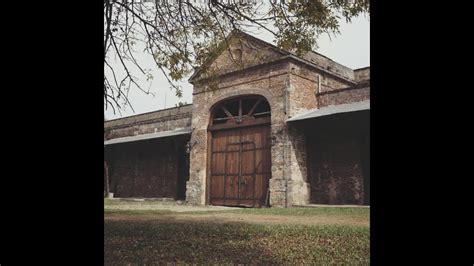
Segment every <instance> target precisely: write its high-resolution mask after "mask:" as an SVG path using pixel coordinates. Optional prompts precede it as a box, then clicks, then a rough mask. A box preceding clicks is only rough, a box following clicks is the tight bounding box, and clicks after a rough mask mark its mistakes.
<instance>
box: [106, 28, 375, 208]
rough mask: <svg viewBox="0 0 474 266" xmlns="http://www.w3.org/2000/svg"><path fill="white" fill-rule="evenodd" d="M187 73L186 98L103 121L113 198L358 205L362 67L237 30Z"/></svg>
mask: <svg viewBox="0 0 474 266" xmlns="http://www.w3.org/2000/svg"><path fill="white" fill-rule="evenodd" d="M228 44H229V45H228V46H226V45H224V44H222V45H221V47H219V48H218V49H217V50H216V52H215V53H214V54H215V55H214V56H211V57H210V58H209V60H208V62H207V63H205V64H204V65H203V66H202V67H201V68H199V69H198V70H196V72H195V73H194V74H193V75H192V77H191V78H190V79H189V82H190V83H191V84H193V86H194V89H193V104H190V105H185V106H181V107H176V108H169V109H165V110H159V111H156V112H150V113H145V114H140V115H135V116H131V117H126V118H121V119H115V120H110V121H106V122H105V123H104V138H105V141H104V149H105V162H106V163H105V164H104V165H105V166H106V167H105V168H106V170H107V171H105V172H106V175H107V176H108V178H104V180H108V182H104V187H107V189H109V190H110V192H113V193H114V196H115V197H143V198H147V197H149V198H161V197H167V198H175V199H182V200H186V201H187V202H188V203H190V204H197V205H206V204H212V205H227V206H246V207H261V206H272V207H291V206H295V205H307V204H356V205H369V199H370V195H369V183H370V172H369V167H370V151H369V150H370V148H369V145H370V142H369V138H370V132H369V124H370V119H369V113H370V68H369V67H366V68H361V69H356V70H353V69H350V68H348V67H345V66H343V65H341V64H338V63H336V62H334V61H333V60H331V59H329V58H327V57H325V56H323V55H321V54H318V53H316V52H312V51H310V52H308V53H306V54H304V55H303V56H297V55H295V54H294V53H292V52H289V51H285V50H282V49H279V48H277V47H275V46H273V45H271V44H269V43H266V42H264V41H262V40H259V39H257V38H255V37H252V36H250V35H247V34H245V33H241V32H234V33H232V34H231V35H230V36H229V37H228Z"/></svg>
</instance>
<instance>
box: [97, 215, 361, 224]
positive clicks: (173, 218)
mask: <svg viewBox="0 0 474 266" xmlns="http://www.w3.org/2000/svg"><path fill="white" fill-rule="evenodd" d="M105 219H106V220H115V221H116V220H128V221H149V222H217V223H228V222H244V223H253V224H301V225H357V226H369V221H367V220H365V219H364V220H359V219H354V218H350V217H341V216H322V215H318V216H283V215H256V214H245V215H242V214H236V213H209V214H160V215H136V216H132V215H118V214H117V215H116V214H114V215H106V217H105Z"/></svg>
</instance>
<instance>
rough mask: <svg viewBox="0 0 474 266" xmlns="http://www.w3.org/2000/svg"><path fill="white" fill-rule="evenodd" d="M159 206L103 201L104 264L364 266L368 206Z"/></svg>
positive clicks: (367, 242)
mask: <svg viewBox="0 0 474 266" xmlns="http://www.w3.org/2000/svg"><path fill="white" fill-rule="evenodd" d="M120 204H123V205H127V206H129V205H133V206H134V205H136V206H140V205H141V204H142V205H146V206H147V208H144V209H140V208H139V207H137V208H133V206H132V208H115V207H116V206H117V205H120ZM153 204H154V205H155V207H154V208H151V209H150V208H148V207H149V205H153ZM160 204H162V203H156V202H133V203H130V202H121V201H106V202H105V236H104V237H105V239H104V240H105V245H104V251H105V264H106V265H116V264H120V265H122V264H128V263H132V264H158V263H159V264H162V263H178V264H185V263H187V264H189V263H192V264H210V263H213V264H214V263H219V264H237V263H239V264H262V263H266V264H357V265H360V264H369V256H370V250H369V236H370V233H369V209H367V208H330V207H322V208H290V209H268V208H267V209H229V210H212V211H206V210H200V211H193V210H192V208H190V211H180V212H177V211H173V208H169V206H166V208H162V209H160V208H161V207H160V206H161V205H160Z"/></svg>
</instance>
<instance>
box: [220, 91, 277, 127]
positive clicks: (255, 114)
mask: <svg viewBox="0 0 474 266" xmlns="http://www.w3.org/2000/svg"><path fill="white" fill-rule="evenodd" d="M269 119H270V105H269V104H268V102H267V101H266V100H265V98H263V97H261V96H247V97H243V98H238V99H232V100H229V101H225V102H223V103H221V104H219V105H217V106H216V107H215V108H214V111H213V117H212V124H211V126H215V125H247V124H254V123H255V122H260V121H261V122H269Z"/></svg>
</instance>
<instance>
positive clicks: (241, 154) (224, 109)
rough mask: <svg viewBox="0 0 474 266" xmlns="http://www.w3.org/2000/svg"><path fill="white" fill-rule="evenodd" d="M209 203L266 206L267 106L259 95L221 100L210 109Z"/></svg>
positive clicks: (268, 171)
mask: <svg viewBox="0 0 474 266" xmlns="http://www.w3.org/2000/svg"><path fill="white" fill-rule="evenodd" d="M211 112H212V113H211V121H210V124H209V130H210V134H211V148H210V150H209V152H210V186H209V187H210V189H209V193H210V195H209V196H210V197H209V198H210V204H212V205H225V206H243V207H262V206H266V205H268V198H269V194H268V183H269V179H270V178H271V139H270V132H271V131H270V116H271V113H270V105H269V104H268V102H267V100H266V99H265V98H264V97H262V96H245V97H239V98H232V99H228V100H224V101H222V102H220V103H218V104H217V105H215V106H214V108H212V110H211Z"/></svg>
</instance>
